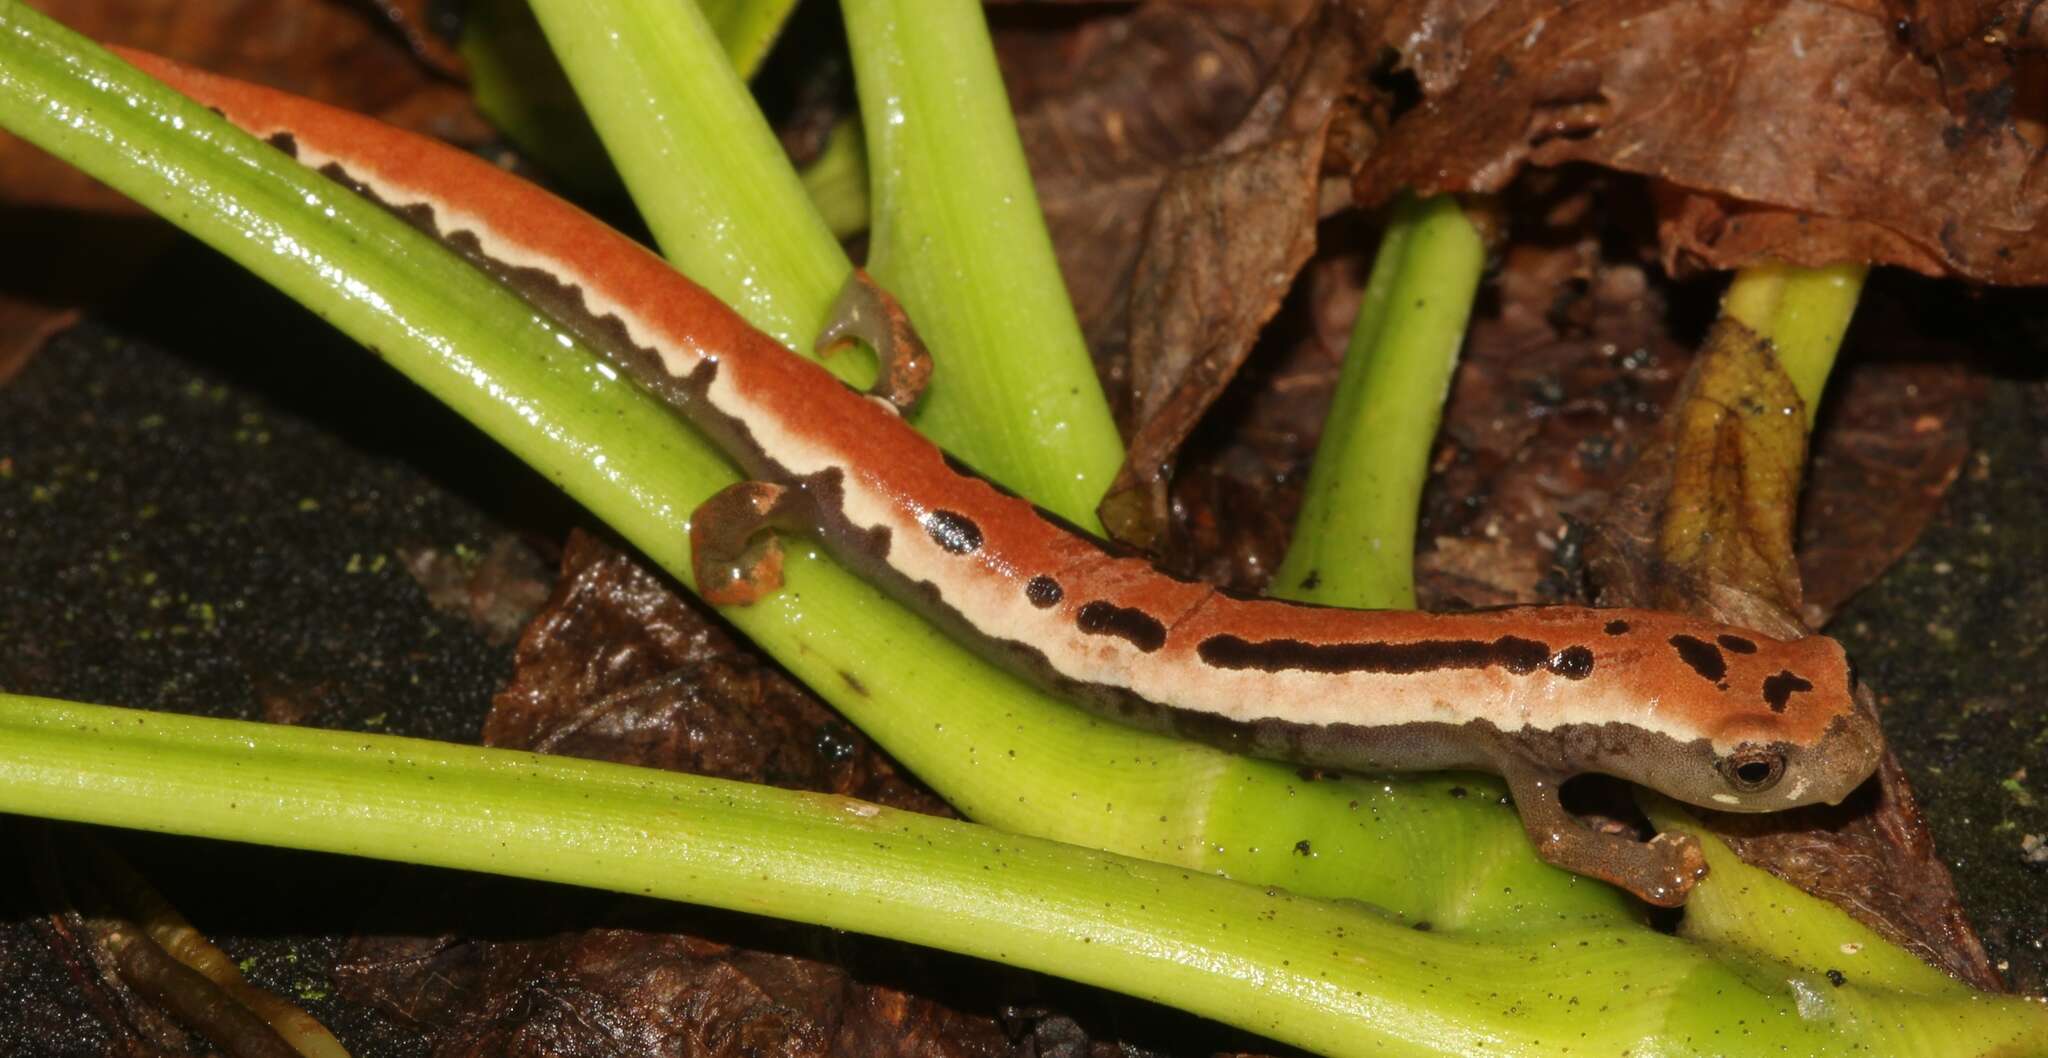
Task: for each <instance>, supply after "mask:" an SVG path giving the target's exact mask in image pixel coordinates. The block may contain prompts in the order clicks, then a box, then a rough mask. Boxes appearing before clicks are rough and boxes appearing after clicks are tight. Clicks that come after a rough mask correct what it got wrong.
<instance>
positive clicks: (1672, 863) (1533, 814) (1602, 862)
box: [1501, 765, 1707, 907]
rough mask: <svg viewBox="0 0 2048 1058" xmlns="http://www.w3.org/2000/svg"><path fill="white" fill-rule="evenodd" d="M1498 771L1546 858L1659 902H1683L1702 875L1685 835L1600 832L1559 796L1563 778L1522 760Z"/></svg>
mask: <svg viewBox="0 0 2048 1058" xmlns="http://www.w3.org/2000/svg"><path fill="white" fill-rule="evenodd" d="M1501 774H1502V775H1503V776H1504V777H1505V778H1506V779H1507V781H1508V789H1509V790H1511V791H1512V792H1513V793H1514V795H1515V811H1517V812H1519V813H1521V815H1522V827H1523V828H1524V829H1526V830H1527V831H1528V832H1529V840H1530V841H1531V842H1534V843H1535V845H1536V854H1537V855H1538V856H1541V857H1543V859H1544V862H1546V863H1549V864H1551V865H1553V866H1557V867H1562V868H1564V869H1565V870H1568V871H1571V872H1572V873H1574V874H1583V875H1585V876H1587V877H1589V878H1598V879H1600V880H1601V881H1603V882H1611V883H1613V884H1615V885H1618V886H1620V887H1622V888H1623V889H1626V890H1628V891H1629V892H1631V893H1634V894H1636V895H1637V896H1638V897H1641V898H1642V899H1643V900H1645V901H1648V902H1649V903H1652V904H1656V905H1657V906H1659V907H1677V906H1679V905H1681V904H1683V903H1685V898H1686V897H1687V896H1688V895H1690V894H1691V893H1692V887H1693V886H1695V885H1697V884H1699V880H1700V879H1701V878H1704V877H1706V876H1707V859H1706V856H1705V854H1703V853H1702V852H1700V844H1699V842H1698V841H1697V840H1695V839H1694V838H1692V837H1691V836H1689V835H1685V834H1659V835H1657V836H1656V837H1654V838H1652V839H1650V840H1649V841H1636V840H1634V839H1633V838H1627V837H1623V836H1621V835H1619V834H1602V833H1600V832H1599V831H1596V830H1594V829H1593V828H1592V827H1589V826H1587V825H1586V823H1585V821H1584V820H1581V819H1580V818H1579V817H1578V816H1575V815H1573V814H1572V813H1571V812H1570V810H1568V809H1566V808H1565V806H1564V802H1563V801H1561V800H1559V799H1558V794H1557V791H1558V786H1559V785H1560V784H1561V783H1562V782H1563V777H1561V776H1557V775H1554V774H1550V773H1546V772H1542V771H1538V770H1535V769H1531V768H1528V767H1526V766H1523V765H1516V766H1512V767H1504V768H1502V769H1501Z"/></svg>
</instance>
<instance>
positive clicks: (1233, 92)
mask: <svg viewBox="0 0 2048 1058" xmlns="http://www.w3.org/2000/svg"><path fill="white" fill-rule="evenodd" d="M1058 14H1059V15H1061V16H1064V17H1048V16H1047V14H1046V12H1045V11H1044V10H1043V9H1042V8H1037V7H1025V6H1019V7H1004V8H999V9H996V10H992V11H991V12H990V18H991V21H992V27H991V28H992V29H993V31H994V34H995V40H996V48H997V56H998V58H999V59H1000V61H1001V62H1002V67H1003V80H1004V83H1005V85H1006V86H1007V87H1008V89H1009V92H1010V98H1011V102H1012V105H1013V106H1014V107H1015V109H1016V112H1017V131H1018V134H1019V135H1020V137H1021V138H1022V139H1023V142H1024V147H1025V152H1026V154H1027V155H1028V156H1029V158H1030V160H1031V173H1032V178H1033V180H1034V182H1035V183H1036V185H1037V188H1038V199H1039V203H1040V205H1041V206H1042V207H1043V208H1044V210H1045V216H1046V224H1047V226H1048V228H1049V229H1050V230H1051V232H1052V236H1053V246H1054V248H1055V250H1056V251H1057V253H1058V255H1059V262H1060V271H1061V274H1062V275H1063V276H1064V278H1065V279H1066V285H1067V290H1068V292H1069V294H1070V295H1071V296H1072V298H1073V301H1074V310H1075V313H1076V315H1077V316H1078V317H1079V319H1080V321H1081V327H1082V331H1083V332H1084V333H1085V334H1086V335H1087V336H1088V344H1089V347H1090V348H1091V349H1093V350H1094V351H1095V353H1096V355H1097V357H1098V358H1099V359H1102V360H1104V361H1105V362H1107V363H1110V364H1112V365H1114V374H1113V376H1112V379H1111V384H1112V387H1111V388H1113V389H1116V388H1120V387H1118V386H1116V385H1115V380H1116V377H1117V376H1120V374H1121V370H1122V357H1123V353H1124V346H1125V343H1126V341H1127V337H1126V331H1127V328H1128V320H1127V314H1128V301H1129V292H1130V275H1131V267H1132V264H1133V263H1134V262H1135V261H1136V260H1137V256H1138V251H1139V248H1140V246H1141V245H1142V240H1141V238H1140V236H1141V235H1142V233H1143V230H1144V224H1145V216H1146V212H1147V210H1149V209H1150V208H1151V204H1152V201H1153V199H1154V198H1156V197H1157V196H1158V194H1159V189H1160V186H1161V185H1162V184H1163V183H1164V182H1165V180H1166V176H1167V174H1168V173H1169V172H1171V171H1172V169H1173V168H1174V167H1175V166H1176V165H1179V164H1181V163H1182V162H1184V161H1186V160H1188V159H1190V158H1192V157H1194V156H1195V155H1196V154H1198V153H1199V152H1201V151H1203V150H1205V149H1207V148H1209V147H1210V146H1211V145H1213V144H1214V143H1215V142H1216V141H1217V140H1219V139H1221V138H1222V137H1223V136H1224V135H1225V134H1226V133H1228V132H1229V131H1230V129H1231V127H1232V125H1234V124H1235V123H1236V122H1237V121H1238V120H1239V119H1240V118H1241V117H1242V116H1243V115H1244V112H1245V110H1246V109H1247V108H1248V107H1250V105H1251V102H1252V100H1253V98H1254V97H1255V96H1256V95H1257V94H1258V91H1259V88H1260V85H1261V83H1262V82H1263V81H1264V79H1265V75H1266V72H1267V71H1268V70H1269V69H1270V68H1271V67H1272V65H1273V62H1274V60H1275V59H1277V58H1278V57H1279V55H1280V52H1281V50H1282V49H1283V47H1284V46H1285V44H1286V42H1287V39H1288V32H1289V26H1290V25H1291V23H1288V22H1282V21H1276V20H1274V19H1273V18H1271V17H1269V16H1267V15H1264V14H1261V13H1258V12H1257V11H1252V10H1240V9H1235V8H1218V9H1215V10H1202V11H1188V10H1183V9H1179V8H1175V7H1172V6H1169V5H1165V4H1148V5H1145V6H1143V7H1140V8H1139V9H1137V10H1136V11H1132V12H1129V13H1117V14H1111V15H1105V14H1103V13H1102V12H1101V11H1099V10H1084V11H1076V12H1072V13H1068V12H1059V13H1058Z"/></svg>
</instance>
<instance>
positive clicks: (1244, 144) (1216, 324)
mask: <svg viewBox="0 0 2048 1058" xmlns="http://www.w3.org/2000/svg"><path fill="white" fill-rule="evenodd" d="M1361 32H1362V27H1361V26H1360V25H1359V24H1358V23H1357V22H1356V21H1355V20H1354V18H1353V16H1352V15H1351V13H1350V12H1349V11H1348V10H1346V9H1344V8H1341V7H1328V8H1326V9H1325V11H1324V13H1323V15H1321V16H1319V17H1318V18H1316V19H1314V20H1312V21H1310V22H1309V23H1306V24H1304V25H1303V26H1302V27H1301V29H1300V30H1298V31H1297V33H1296V36H1295V39H1294V41H1293V42H1292V43H1291V44H1290V45H1289V48H1288V51H1287V53H1286V54H1285V55H1284V56H1282V58H1281V60H1280V63H1279V65H1278V67H1277V68H1276V69H1275V71H1274V74H1273V76H1272V78H1271V79H1270V80H1269V82H1268V84H1267V87H1266V89H1265V90H1264V91H1263V92H1261V93H1260V95H1259V97H1258V99H1257V100H1255V101H1254V102H1253V104H1252V109H1251V112H1250V113H1249V114H1248V115H1247V116H1246V117H1245V119H1244V121H1243V122H1241V123H1240V124H1239V125H1238V127H1237V128H1236V129H1234V130H1233V131H1232V132H1231V133H1230V135H1228V136H1226V137H1225V138H1224V139H1223V141H1222V142H1221V143H1219V144H1218V145H1217V146H1216V147H1215V148H1214V149H1213V150H1211V151H1209V152H1208V153H1207V154H1206V155H1205V156H1204V157H1203V158H1201V159H1200V160H1199V161H1197V162H1194V163H1192V164H1190V165H1185V166H1182V167H1179V168H1178V169H1176V170H1175V171H1174V172H1173V173H1172V175H1170V176H1169V177H1168V178H1167V181H1166V184H1165V186H1164V187H1163V188H1162V189H1161V191H1160V194H1159V197H1158V199H1157V200H1155V202H1154V203H1153V206H1152V212H1151V216H1150V217H1149V218H1148V220H1147V223H1146V235H1145V243H1144V248H1143V249H1142V250H1141V251H1140V252H1139V256H1138V261H1137V265H1136V269H1135V272H1134V274H1133V277H1132V282H1131V304H1130V365H1131V368H1130V371H1131V374H1130V381H1131V393H1132V405H1133V407H1132V415H1133V418H1132V427H1131V430H1130V443H1129V454H1128V457H1127V458H1126V460H1125V462H1124V465H1123V467H1122V469H1121V470H1120V471H1119V472H1118V474H1117V478H1116V480H1115V481H1114V482H1113V483H1112V484H1111V485H1110V488H1109V493H1108V495H1107V496H1105V497H1104V499H1103V501H1102V504H1101V506H1100V507H1099V508H1098V513H1099V514H1100V515H1101V517H1102V521H1103V526H1104V528H1106V529H1107V530H1108V531H1109V534H1110V535H1111V536H1112V537H1114V538H1116V539H1118V540H1121V541H1123V542H1125V543H1129V544H1132V545H1134V546H1137V547H1140V548H1143V549H1146V550H1151V551H1159V550H1161V549H1162V546H1163V545H1165V544H1166V543H1167V541H1166V538H1165V534H1166V532H1167V530H1168V528H1169V526H1170V524H1171V522H1170V519H1169V518H1168V511H1167V503H1166V496H1167V482H1168V479H1169V478H1170V476H1171V473H1172V466H1173V461H1174V455H1175V453H1176V452H1177V451H1178V449H1179V448H1180V444H1181V442H1182V441H1183V440H1184V439H1185V438H1186V437H1187V435H1188V433H1189V432H1190V431H1191V430H1193V429H1194V426H1195V423H1196V422H1197V421H1198V420H1199V419H1200V418H1201V416H1202V413H1203V412H1205V411H1206V410H1208V408H1209V406H1210V405H1211V404H1213V403H1215V401H1216V398H1217V396H1218V395H1219V394H1221V392H1222V390H1223V388H1224V387H1225V386H1226V385H1228V384H1229V382H1230V379H1231V378H1232V377H1233V376H1235V375H1236V373H1237V369H1238V367H1239V366H1240V365H1241V364H1242V363H1243V362H1244V358H1245V356H1246V355H1247V354H1249V353H1250V351H1251V348H1252V344H1253V343H1254V342H1255V341H1257V339H1258V336H1259V332H1260V330H1261V329H1262V328H1263V327H1264V326H1265V324H1266V322H1267V321H1268V320H1270V319H1271V318H1272V316H1273V314H1274V313H1275V312H1276V311H1278V309H1279V307H1280V303H1281V300H1282V298H1284V297H1285V296H1286V294H1287V291H1288V289H1289V287H1291V286H1292V285H1293V282H1294V276H1295V274H1296V273H1297V272H1298V271H1300V269H1301V266H1302V265H1303V264H1304V263H1305V262H1306V261H1307V260H1308V258H1309V255H1310V254H1311V253H1313V252H1314V250H1315V228H1316V220H1317V217H1318V216H1319V215H1320V213H1321V209H1320V206H1321V178H1322V174H1323V167H1324V146H1325V138H1326V135H1327V133H1328V132H1329V129H1330V126H1331V122H1332V120H1333V119H1334V117H1335V115H1336V113H1337V111H1338V109H1339V108H1340V107H1341V106H1343V105H1344V103H1345V101H1346V98H1347V96H1348V95H1349V94H1350V93H1351V92H1352V91H1353V82H1354V79H1355V78H1356V77H1357V76H1358V75H1359V73H1360V67H1361V64H1362V61H1363V60H1362V58H1361V56H1362V50H1361V49H1362V39H1361Z"/></svg>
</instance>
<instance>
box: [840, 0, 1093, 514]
mask: <svg viewBox="0 0 2048 1058" xmlns="http://www.w3.org/2000/svg"><path fill="white" fill-rule="evenodd" d="M840 8H841V10H842V11H843V12H844V14H845V17H846V35H847V42H848V44H849V45H850V46H851V47H852V51H853V61H854V72H855V74H856V76H857V77H858V79H859V83H860V100H861V117H862V126H863V127H864V128H865V129H866V130H867V137H868V154H869V158H870V159H871V165H870V180H871V184H872V187H873V196H874V209H873V211H872V218H873V226H872V229H871V234H870V249H869V252H868V270H869V271H870V272H872V273H873V274H874V276H875V278H876V279H878V280H880V281H881V283H882V285H883V286H885V287H888V288H889V289H891V290H893V291H895V292H896V294H897V296H898V297H900V298H902V300H903V303H904V305H905V306H906V307H907V308H908V309H909V311H910V315H911V317H912V319H914V320H915V321H916V323H917V326H918V329H919V331H920V332H921V333H922V334H923V335H924V336H925V338H926V340H927V341H929V342H930V343H931V345H932V348H933V349H934V350H935V351H936V355H937V370H936V373H935V375H934V381H933V385H932V388H931V390H930V392H929V393H927V394H926V396H925V403H924V406H923V407H922V408H920V409H919V414H918V420H917V421H918V425H919V428H921V429H923V430H924V431H925V432H926V433H927V434H928V435H930V436H931V437H932V438H933V439H934V440H937V441H938V442H939V443H940V444H942V445H944V446H946V447H947V448H948V449H950V450H952V451H953V452H954V454H956V455H958V456H960V457H962V458H963V459H965V460H967V461H968V462H969V463H970V464H972V465H974V466H977V467H981V468H983V469H984V470H986V471H988V472H989V473H993V474H996V475H997V476H998V477H1000V478H1001V480H1002V481H1003V482H1004V483H1005V484H1008V485H1010V486H1011V487H1012V488H1015V489H1017V490H1018V491H1020V492H1022V493H1024V494H1025V495H1027V496H1030V497H1031V498H1032V499H1034V500H1036V501H1037V502H1039V503H1040V504H1043V505H1044V506H1046V507H1049V508H1051V509H1052V510H1054V511H1057V512H1059V513H1060V514H1061V515H1063V516H1064V517H1066V518H1067V519H1068V520H1069V521H1072V522H1074V523H1075V524H1077V525H1081V526H1084V527H1087V528H1089V529H1091V530H1092V531H1095V532H1100V531H1101V527H1100V525H1099V523H1098V522H1097V521H1096V516H1095V505H1096V503H1097V502H1098V501H1099V500H1100V499H1101V498H1102V494H1103V491H1104V490H1105V489H1107V488H1108V487H1109V482H1110V479H1111V478H1112V477H1114V476H1115V474H1116V471H1117V467H1118V465H1119V464H1121V463H1122V461H1123V443H1122V441H1121V440H1120V439H1119V437H1118V435H1117V431H1116V424H1115V423H1114V422H1113V421H1112V420H1111V418H1110V413H1109V403H1108V401H1107V400H1106V399H1104V397H1103V395H1102V388H1101V386H1100V385H1099V384H1098V383H1097V381H1096V378H1095V368H1094V364H1093V362H1092V361H1091V360H1090V359H1089V356H1088V347H1087V345H1086V343H1084V342H1083V341H1082V339H1081V326H1080V323H1079V322H1078V321H1076V320H1075V318H1074V309H1073V305H1072V302H1070V301H1069V300H1068V298H1067V288H1066V284H1065V283H1064V281H1063V280H1062V279H1061V278H1060V271H1059V264H1058V262H1057V261H1056V260H1055V259H1054V257H1053V250H1052V239H1051V237H1050V236H1049V235H1048V234H1047V233H1046V229H1045V220H1044V216H1043V214H1042V213H1040V211H1039V208H1038V195H1037V192H1036V191H1035V190H1034V188H1033V187H1032V184H1031V171H1030V169H1029V167H1028V166H1027V165H1026V164H1025V160H1024V146H1023V144H1022V143H1021V142H1020V141H1019V140H1018V138H1017V125H1016V121H1015V120H1014V118H1012V116H1011V114H1010V100H1009V95H1008V94H1007V93H1006V92H1005V91H1004V89H1003V83H1002V80H1001V78H1000V77H999V76H998V74H997V70H996V61H995V48H994V46H993V45H992V44H991V43H990V42H989V36H988V26H987V24H986V22H985V21H984V19H983V16H982V11H981V5H980V4H979V3H977V2H974V0H843V2H842V3H841V4H840ZM1020 412H1021V414H1019V413H1020Z"/></svg>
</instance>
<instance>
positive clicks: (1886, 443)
mask: <svg viewBox="0 0 2048 1058" xmlns="http://www.w3.org/2000/svg"><path fill="white" fill-rule="evenodd" d="M1868 310H1871V311H1876V312H1880V313H1881V312H1882V311H1883V309H1882V308H1881V307H1880V306H1876V305H1872V306H1868ZM1879 325H1881V324H1879ZM1875 329H1876V328H1875V327H1874V326H1873V327H1865V328H1863V329H1862V330H1861V333H1864V334H1869V333H1872V332H1873V331H1874V330H1875ZM1916 347H1917V349H1918V350H1919V351H1924V353H1925V354H1926V358H1925V359H1922V358H1921V357H1920V356H1919V355H1915V353H1914V352H1913V350H1915V348H1916ZM1899 352H1908V355H1912V357H1913V358H1912V359H1908V360H1903V361H1892V360H1887V361H1881V362H1876V363H1866V364H1861V365H1858V367H1857V369H1856V370H1852V371H1847V372H1844V375H1845V376H1846V377H1844V378H1843V379H1841V380H1840V381H1839V382H1838V383H1836V384H1835V385H1834V386H1833V387H1832V391H1831V392H1830V394H1829V396H1828V404H1827V407H1826V408H1825V410H1824V414H1825V415H1826V417H1827V418H1826V421H1825V422H1824V423H1823V424H1822V426H1823V428H1822V429H1821V431H1820V432H1819V434H1818V435H1817V436H1816V437H1815V445H1814V454H1813V465H1812V466H1811V467H1810V468H1809V471H1808V480H1807V486H1806V491H1805V493H1804V494H1803V495H1801V497H1800V504H1799V575H1800V579H1801V580H1802V581H1803V582H1804V583H1805V585H1806V607H1805V610H1804V611H1803V612H1802V616H1803V617H1804V618H1805V621H1806V624H1807V626H1808V627H1811V628H1819V627H1821V626H1822V625H1824V624H1826V623H1827V620H1828V618H1830V617H1832V616H1833V615H1834V612H1835V611H1836V610H1838V609H1840V608H1841V606H1842V604H1843V603H1845V602H1847V601H1848V600H1849V598H1850V597H1851V596H1853V595H1855V594H1856V593H1857V592H1858V591H1861V590H1862V589H1863V588H1864V587H1865V586H1866V585H1868V584H1870V583H1871V582H1873V581H1875V580H1876V579H1877V578H1878V577H1879V576H1880V575H1881V574H1883V573H1884V571H1885V570H1887V569H1890V568H1891V567H1892V564H1893V563H1895V562H1897V561H1898V560H1899V559H1900V558H1901V557H1902V556H1904V555H1905V553H1906V551H1907V550H1908V549H1909V548H1911V547H1912V546H1913V542H1914V541H1915V540H1918V539H1919V538H1920V531H1921V530H1922V529H1924V528H1926V527H1927V523H1928V522H1929V521H1930V520H1931V519H1932V518H1933V517H1934V515H1935V513H1936V512H1938V511H1939V510H1940V509H1941V500H1942V497H1943V496H1946V495H1947V494H1948V488H1949V486H1950V485H1951V484H1953V483H1954V482H1955V480H1956V475H1957V474H1959V473H1961V472H1962V468H1963V462H1964V461H1965V460H1967V459H1968V458H1969V456H1970V420H1971V418H1972V416H1971V414H1970V413H1971V409H1972V407H1973V406H1974V405H1976V404H1977V402H1978V401H1979V400H1981V399H1982V396H1983V392H1984V382H1983V379H1982V378H1981V377H1980V376H1978V375H1977V374H1976V373H1974V372H1972V371H1971V370H1970V369H1969V368H1968V367H1966V366H1964V365H1963V364H1962V363H1960V362H1958V358H1957V355H1956V354H1958V353H1959V352H1960V350H1956V349H1953V348H1950V347H1947V346H1946V345H1942V346H1938V347H1937V346H1933V344H1932V343H1911V344H1909V345H1907V346H1906V348H1905V349H1902V350H1896V351H1895V352H1894V353H1893V354H1892V355H1898V353H1899Z"/></svg>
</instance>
